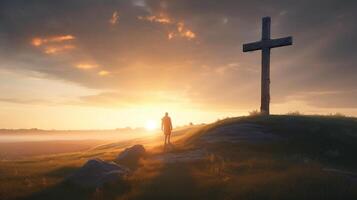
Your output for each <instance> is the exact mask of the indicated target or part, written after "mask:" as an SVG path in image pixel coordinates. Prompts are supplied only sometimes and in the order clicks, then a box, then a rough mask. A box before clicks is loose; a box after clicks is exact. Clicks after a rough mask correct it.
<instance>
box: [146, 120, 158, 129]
mask: <svg viewBox="0 0 357 200" xmlns="http://www.w3.org/2000/svg"><path fill="white" fill-rule="evenodd" d="M145 128H146V130H148V131H152V130H155V129H157V124H156V122H155V121H154V120H149V121H147V122H146V124H145Z"/></svg>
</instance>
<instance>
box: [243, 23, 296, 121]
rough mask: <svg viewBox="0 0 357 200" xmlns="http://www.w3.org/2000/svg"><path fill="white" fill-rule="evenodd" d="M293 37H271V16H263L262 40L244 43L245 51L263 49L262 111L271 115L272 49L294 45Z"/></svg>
mask: <svg viewBox="0 0 357 200" xmlns="http://www.w3.org/2000/svg"><path fill="white" fill-rule="evenodd" d="M292 43H293V38H292V37H284V38H279V39H271V38H270V17H264V18H263V24H262V40H260V41H258V42H252V43H248V44H243V52H248V51H256V50H262V77H261V105H260V112H261V113H262V114H265V115H269V113H270V111H269V103H270V49H271V48H275V47H282V46H288V45H292Z"/></svg>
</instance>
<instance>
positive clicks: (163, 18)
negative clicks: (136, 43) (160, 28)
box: [138, 14, 173, 24]
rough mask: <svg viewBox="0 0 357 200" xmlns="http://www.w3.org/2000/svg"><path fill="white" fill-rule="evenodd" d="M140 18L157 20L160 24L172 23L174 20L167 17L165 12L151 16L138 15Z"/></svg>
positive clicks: (150, 20)
mask: <svg viewBox="0 0 357 200" xmlns="http://www.w3.org/2000/svg"><path fill="white" fill-rule="evenodd" d="M138 19H139V20H144V21H149V22H156V23H160V24H172V23H173V22H172V20H171V19H170V18H168V17H166V16H165V15H164V14H160V15H159V16H155V15H150V16H138Z"/></svg>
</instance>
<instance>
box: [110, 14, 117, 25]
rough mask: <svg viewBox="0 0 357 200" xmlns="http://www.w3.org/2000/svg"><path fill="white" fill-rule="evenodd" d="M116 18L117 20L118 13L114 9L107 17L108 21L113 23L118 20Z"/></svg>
mask: <svg viewBox="0 0 357 200" xmlns="http://www.w3.org/2000/svg"><path fill="white" fill-rule="evenodd" d="M118 20H119V14H118V12H117V11H114V12H113V14H112V17H111V18H110V19H109V23H110V24H112V25H114V24H116V23H117V22H118Z"/></svg>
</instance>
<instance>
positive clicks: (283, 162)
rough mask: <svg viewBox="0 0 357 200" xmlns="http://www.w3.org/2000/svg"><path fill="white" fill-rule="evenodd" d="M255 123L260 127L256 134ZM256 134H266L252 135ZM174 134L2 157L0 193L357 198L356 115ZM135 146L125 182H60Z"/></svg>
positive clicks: (246, 120)
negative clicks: (165, 142)
mask: <svg viewBox="0 0 357 200" xmlns="http://www.w3.org/2000/svg"><path fill="white" fill-rule="evenodd" d="M229 127H236V128H237V129H236V135H240V134H241V135H242V137H239V140H240V141H237V142H233V139H234V138H233V139H232V141H227V140H218V139H217V138H219V137H220V138H221V136H222V135H223V136H225V135H224V134H225V133H224V132H219V131H217V130H225V131H231V130H230V129H229ZM242 127H243V128H244V129H239V128H242ZM251 127H253V128H251ZM254 127H259V128H260V127H262V128H263V129H259V130H262V133H260V132H259V133H258V132H254V130H255V129H254ZM231 129H232V128H231ZM241 130H246V131H247V132H249V131H251V132H249V134H246V133H242V131H241ZM216 133H217V134H218V135H215V134H216ZM233 133H234V131H233ZM254 134H255V135H256V136H258V135H259V134H263V135H269V138H270V139H269V138H268V139H266V138H265V139H264V140H260V139H261V138H259V137H251V136H252V135H254ZM176 135H177V136H176V137H175V138H174V144H173V145H174V146H173V147H172V148H170V150H169V151H166V152H164V151H163V147H162V146H161V141H159V139H162V138H161V137H160V136H157V137H152V138H151V139H136V140H131V141H128V142H123V143H120V142H118V143H110V144H106V145H100V146H97V147H96V148H92V149H90V150H88V151H83V152H75V153H66V154H57V155H47V156H42V157H35V158H31V159H23V160H16V161H1V163H0V173H1V177H0V183H1V184H0V199H13V198H16V197H21V198H25V199H356V198H357V171H356V169H357V168H356V167H357V159H356V157H355V152H357V121H356V119H355V118H346V117H335V116H328V117H326V116H270V117H264V116H253V117H239V118H229V119H225V120H221V121H217V122H216V123H213V124H209V125H205V126H197V127H192V128H189V129H183V130H181V131H180V132H178V133H177V134H176ZM219 135H221V136H219ZM243 136H244V137H243ZM225 137H226V136H225ZM227 137H228V136H227ZM222 138H223V139H224V137H222ZM133 144H143V145H144V146H145V147H146V148H147V151H148V155H147V156H146V157H145V158H142V159H141V160H140V162H139V165H138V166H137V167H135V168H134V170H133V173H132V174H131V175H130V176H129V177H127V178H126V179H125V181H124V182H120V183H116V184H112V185H107V186H105V187H103V188H92V189H88V188H78V187H76V186H74V185H71V184H68V183H66V182H62V181H63V180H64V179H65V177H67V176H69V175H70V174H72V173H74V172H75V171H76V170H77V169H78V168H80V166H81V165H83V164H84V163H85V162H86V161H87V160H88V159H90V158H94V157H98V158H101V159H103V160H107V161H110V160H114V158H115V157H116V155H118V153H120V152H121V151H122V150H123V149H124V148H126V147H128V146H131V145H133ZM186 158H192V159H186Z"/></svg>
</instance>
